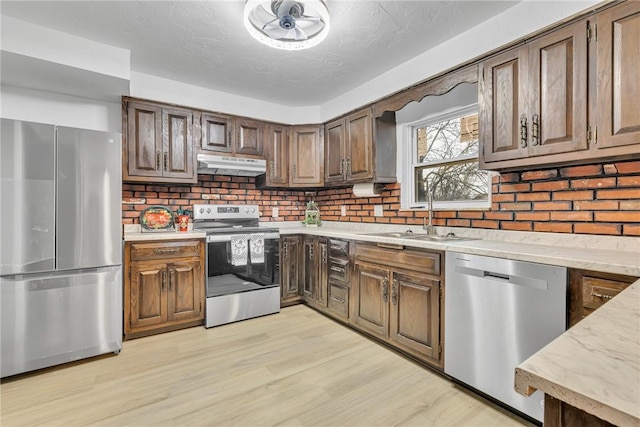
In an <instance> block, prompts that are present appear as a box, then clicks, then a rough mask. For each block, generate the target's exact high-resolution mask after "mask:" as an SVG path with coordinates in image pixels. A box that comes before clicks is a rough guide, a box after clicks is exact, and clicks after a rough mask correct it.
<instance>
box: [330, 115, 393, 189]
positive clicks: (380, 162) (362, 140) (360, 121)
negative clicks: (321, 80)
mask: <svg viewBox="0 0 640 427" xmlns="http://www.w3.org/2000/svg"><path fill="white" fill-rule="evenodd" d="M391 115H392V116H393V113H391ZM388 121H389V113H387V114H386V115H385V116H384V117H380V118H377V119H374V118H373V117H372V115H371V109H369V108H366V109H364V110H361V111H358V112H355V113H353V114H350V115H348V116H346V117H343V118H341V119H338V120H335V121H333V122H330V123H327V124H326V125H325V157H324V163H325V165H324V168H325V176H324V182H325V184H335V185H345V184H354V183H358V182H370V181H376V182H393V181H395V179H396V178H395V158H396V157H395V141H396V139H395V133H390V132H388V131H387V129H386V128H387V127H388V126H389V123H388ZM374 123H375V124H376V125H378V126H374ZM392 125H393V129H394V130H395V116H394V117H393V123H392ZM378 128H380V132H379V133H376V130H377V129H378ZM378 142H380V144H378ZM379 145H384V146H385V149H384V150H381V153H383V152H384V154H385V155H380V156H377V155H376V154H377V153H376V152H377V149H378V146H379ZM378 171H380V172H382V173H377V172H378Z"/></svg>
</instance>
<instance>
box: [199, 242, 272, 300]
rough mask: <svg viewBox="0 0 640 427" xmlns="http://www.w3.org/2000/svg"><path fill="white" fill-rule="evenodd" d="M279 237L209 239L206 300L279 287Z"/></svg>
mask: <svg viewBox="0 0 640 427" xmlns="http://www.w3.org/2000/svg"><path fill="white" fill-rule="evenodd" d="M279 239H280V236H279V234H278V233H259V234H254V233H251V234H244V233H242V231H239V232H238V233H236V234H226V233H225V234H210V235H208V236H207V297H208V298H209V297H216V296H222V295H229V294H233V293H239V292H247V291H252V290H258V289H263V288H265V287H273V286H279V285H280V278H279V268H278V267H279V264H280V263H279V258H280V253H279V245H280V240H279Z"/></svg>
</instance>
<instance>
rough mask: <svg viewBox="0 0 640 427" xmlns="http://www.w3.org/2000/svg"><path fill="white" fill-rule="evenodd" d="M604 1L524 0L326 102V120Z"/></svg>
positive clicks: (323, 112)
mask: <svg viewBox="0 0 640 427" xmlns="http://www.w3.org/2000/svg"><path fill="white" fill-rule="evenodd" d="M600 3H602V2H601V1H599V0H580V1H540V0H524V1H522V2H521V3H518V4H516V5H515V6H513V7H511V8H509V9H507V10H505V11H504V12H502V13H501V14H499V15H496V16H494V17H493V18H491V19H489V20H488V21H485V22H483V23H481V24H480V25H477V26H476V27H474V28H471V29H470V30H468V31H466V32H464V33H462V34H460V35H458V36H456V37H454V38H452V39H450V40H449V41H447V42H445V43H443V44H441V45H439V46H436V47H434V48H433V49H431V50H428V51H426V52H424V53H423V54H421V55H419V56H417V57H415V58H413V59H411V60H409V61H407V62H405V63H404V64H401V65H399V66H397V67H396V68H394V69H392V70H390V71H388V72H386V73H384V74H382V75H380V76H378V77H376V78H374V79H372V80H370V81H368V82H366V83H365V84H363V85H361V86H358V87H356V88H354V89H352V90H350V91H348V92H346V93H344V94H342V95H340V96H338V97H336V98H334V99H332V100H330V101H328V102H326V103H325V104H323V105H322V106H321V108H322V121H323V122H324V121H328V120H330V119H332V118H334V117H337V116H339V115H341V114H343V113H345V112H347V111H350V110H353V109H356V108H358V107H360V106H362V105H365V104H368V103H370V102H373V101H375V100H377V99H380V98H383V97H385V96H386V95H389V94H391V93H394V92H397V91H399V90H401V89H403V88H406V87H408V86H411V85H413V84H415V83H416V82H419V81H422V80H426V79H428V78H429V77H431V76H434V75H437V74H439V73H441V72H443V71H445V70H448V69H450V68H453V67H455V66H457V65H459V64H462V63H463V62H466V61H469V60H471V59H473V58H476V57H478V56H481V55H483V54H485V53H486V52H489V51H491V50H493V49H496V48H498V47H500V46H503V45H505V44H508V43H510V42H512V41H513V40H516V39H519V38H521V37H523V36H526V35H527V34H530V33H533V32H535V31H538V30H540V29H542V28H545V27H547V26H550V25H552V24H554V23H556V22H558V21H561V20H563V19H565V18H567V17H570V16H572V15H575V14H577V13H579V12H582V11H584V10H587V9H589V8H592V7H593V6H594V5H598V4H600ZM425 31H428V30H425Z"/></svg>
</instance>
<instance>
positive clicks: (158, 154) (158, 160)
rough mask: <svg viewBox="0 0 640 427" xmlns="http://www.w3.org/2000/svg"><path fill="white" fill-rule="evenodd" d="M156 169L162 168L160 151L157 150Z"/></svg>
mask: <svg viewBox="0 0 640 427" xmlns="http://www.w3.org/2000/svg"><path fill="white" fill-rule="evenodd" d="M156 170H157V171H159V170H160V152H159V151H156Z"/></svg>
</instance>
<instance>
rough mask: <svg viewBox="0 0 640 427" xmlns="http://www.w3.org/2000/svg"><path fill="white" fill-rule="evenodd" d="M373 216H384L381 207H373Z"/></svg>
mask: <svg viewBox="0 0 640 427" xmlns="http://www.w3.org/2000/svg"><path fill="white" fill-rule="evenodd" d="M373 216H384V214H383V213H382V205H373Z"/></svg>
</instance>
